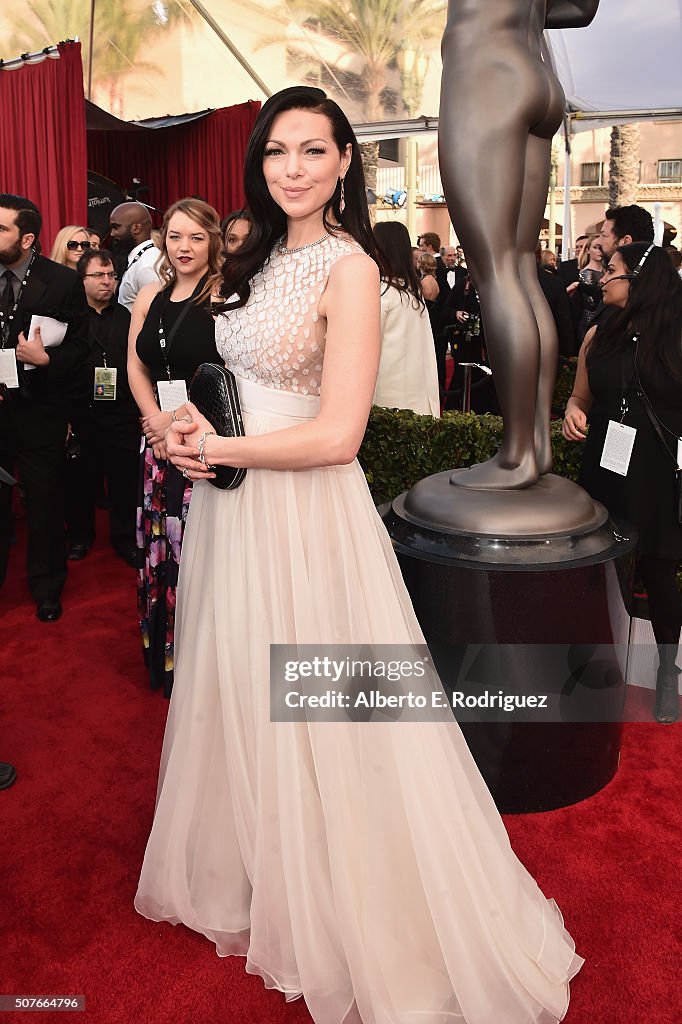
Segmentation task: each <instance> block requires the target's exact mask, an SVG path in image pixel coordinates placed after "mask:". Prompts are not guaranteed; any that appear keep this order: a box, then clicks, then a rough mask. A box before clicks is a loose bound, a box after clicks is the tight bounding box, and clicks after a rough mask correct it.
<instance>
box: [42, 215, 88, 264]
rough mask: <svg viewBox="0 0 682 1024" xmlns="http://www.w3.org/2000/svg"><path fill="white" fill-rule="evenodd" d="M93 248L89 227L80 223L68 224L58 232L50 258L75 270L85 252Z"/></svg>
mask: <svg viewBox="0 0 682 1024" xmlns="http://www.w3.org/2000/svg"><path fill="white" fill-rule="evenodd" d="M91 248H92V242H91V241H90V232H89V231H88V229H87V228H82V227H79V226H78V224H67V225H66V227H65V228H62V229H61V231H58V232H57V235H56V237H55V240H54V244H53V246H52V252H51V253H50V259H51V260H52V261H53V262H54V263H61V265H62V266H63V267H70V268H71V270H75V269H76V264H77V263H78V261H79V259H80V258H81V256H82V255H83V253H85V252H89V251H90V249H91Z"/></svg>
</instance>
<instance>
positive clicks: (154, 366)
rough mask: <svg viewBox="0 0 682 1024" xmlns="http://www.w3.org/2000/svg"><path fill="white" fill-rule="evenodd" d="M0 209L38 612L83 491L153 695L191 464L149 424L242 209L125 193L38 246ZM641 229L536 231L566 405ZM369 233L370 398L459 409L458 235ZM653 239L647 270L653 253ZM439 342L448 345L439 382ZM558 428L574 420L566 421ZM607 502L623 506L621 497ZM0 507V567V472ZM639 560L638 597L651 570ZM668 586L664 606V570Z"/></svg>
mask: <svg viewBox="0 0 682 1024" xmlns="http://www.w3.org/2000/svg"><path fill="white" fill-rule="evenodd" d="M0 216H1V217H2V221H3V222H4V225H5V232H4V241H3V248H2V250H1V251H0V257H4V259H2V260H0V267H2V268H4V271H5V272H4V274H3V277H2V280H0V284H3V285H4V288H3V289H1V290H0V316H2V318H3V319H2V325H3V326H2V330H3V340H4V345H3V348H4V349H5V350H6V351H7V355H5V358H7V357H8V356H9V353H10V352H11V351H12V349H14V348H16V358H15V359H14V362H15V364H16V375H17V380H16V387H13V386H12V382H11V381H10V379H9V378H7V379H5V376H3V378H2V380H3V382H4V383H3V386H2V398H3V401H2V404H1V405H0V416H2V417H3V418H4V422H5V424H6V427H5V430H4V431H3V436H2V439H0V445H2V448H1V449H0V457H1V458H2V462H0V465H2V466H3V468H4V469H5V470H6V472H7V473H9V474H12V473H13V472H14V471H15V469H16V470H17V471H18V475H19V477H20V480H21V486H22V490H23V495H24V499H25V505H26V515H27V523H28V580H29V586H30V588H31V592H32V594H33V597H34V599H35V601H36V606H37V616H38V618H39V619H40V620H41V621H47V622H50V621H55V620H56V619H57V618H59V617H60V615H61V611H62V609H61V602H60V594H61V590H62V587H63V585H64V581H65V579H66V566H67V561H68V560H73V561H76V560H80V559H82V558H85V557H86V556H87V554H88V551H89V550H90V548H91V546H92V544H93V541H94V537H95V521H96V514H95V510H96V507H97V506H98V504H100V505H101V504H105V505H106V506H107V507H108V522H109V536H110V542H111V545H112V547H113V549H114V551H115V552H116V554H117V555H119V556H120V557H121V558H122V559H123V560H124V561H125V562H127V563H128V564H129V565H130V566H132V567H133V568H135V569H136V570H137V574H138V613H139V622H140V627H141V631H142V638H143V650H144V656H145V661H146V664H147V667H148V670H149V675H150V683H151V686H152V688H154V689H157V688H158V689H162V690H163V691H164V693H165V694H166V696H170V693H171V690H172V685H173V672H174V619H175V603H176V587H177V579H178V572H179V563H180V551H181V547H182V538H183V533H184V527H185V523H186V520H187V514H188V508H189V502H190V498H191V493H192V481H191V480H189V479H187V478H183V476H182V475H181V474H180V473H179V472H178V471H177V469H175V467H174V466H173V465H172V463H170V462H169V461H168V458H167V452H166V446H165V434H166V431H167V429H168V428H169V426H170V425H171V424H172V423H173V422H175V421H176V420H177V419H178V418H181V417H182V416H184V415H186V413H187V405H186V401H187V395H188V388H189V384H190V382H191V379H192V377H193V375H194V373H195V371H196V369H197V367H198V366H199V365H200V364H201V363H202V362H213V361H219V360H220V356H219V353H218V351H217V350H216V344H215V325H214V311H213V310H212V308H211V307H212V304H213V303H215V302H216V301H217V295H216V287H217V286H216V282H217V281H218V280H219V278H220V272H221V266H222V263H223V261H224V260H228V261H229V260H231V259H233V258H234V256H235V254H236V253H237V252H238V251H239V249H240V248H241V247H242V246H243V245H244V243H245V242H246V241H247V240H248V238H249V235H250V232H251V230H252V227H253V215H252V213H251V212H249V210H247V209H243V210H236V211H234V212H233V213H231V214H229V215H228V216H227V217H225V218H224V220H223V221H222V222H220V220H219V217H218V214H217V212H216V211H215V210H214V209H213V208H212V207H210V206H209V205H208V204H206V203H205V202H203V201H202V200H200V199H197V198H190V199H186V200H181V201H180V202H178V203H175V204H174V205H173V206H172V207H171V208H170V209H169V210H168V211H167V213H166V215H165V217H164V220H163V224H162V225H161V228H160V229H159V230H156V231H155V230H154V229H153V226H152V220H151V216H150V212H149V209H148V208H147V207H145V206H144V205H143V204H140V203H137V202H126V203H123V204H121V205H120V206H118V207H116V209H114V210H113V211H112V214H111V220H110V230H109V246H110V248H109V249H105V248H101V242H102V239H101V238H100V236H99V235H98V234H97V233H96V232H94V231H92V230H91V229H89V228H87V227H84V226H79V225H67V226H66V227H64V228H62V229H61V230H60V231H59V232H58V234H57V236H56V238H55V240H54V244H53V247H52V252H51V256H50V259H49V260H48V259H46V258H45V257H44V256H42V255H41V254H40V244H39V235H40V226H41V225H40V213H39V211H38V210H37V208H36V207H35V206H34V204H32V203H31V202H30V201H29V200H25V199H23V198H21V197H17V196H12V195H4V196H0ZM652 238H653V224H652V220H651V216H650V215H649V214H648V212H647V211H645V210H643V209H642V208H640V207H637V206H631V207H622V208H616V209H609V210H607V211H606V216H605V219H604V225H603V227H602V229H601V233H600V234H598V235H597V234H592V235H583V236H580V237H579V238H578V239H577V242H576V258H575V259H573V260H567V261H563V262H561V263H557V261H556V258H554V254H553V253H551V252H549V251H548V250H546V249H544V250H543V249H541V247H540V245H539V244H538V249H537V262H538V270H537V274H538V279H539V282H540V285H541V287H542V289H543V291H544V293H545V296H546V298H547V301H548V303H549V306H550V309H551V311H552V314H553V317H554V320H555V324H556V327H557V333H558V337H559V350H560V352H561V353H562V354H563V355H569V356H570V355H574V354H576V353H577V352H578V351H579V350H580V352H581V361H580V364H579V366H580V370H579V374H578V384H577V385H576V387H577V388H578V393H579V395H580V394H583V393H584V394H583V398H582V399H581V398H580V397H578V398H577V399H575V400H574V399H572V400H571V403H569V410H570V414H571V415H572V410H573V409H574V405H575V401H579V402H580V401H582V406H581V408H582V409H583V411H584V413H587V411H588V408H587V406H588V404H589V403H587V400H586V398H585V395H586V394H587V389H586V386H585V383H584V380H583V379H582V378H583V376H584V373H585V372H586V371H585V369H584V367H585V366H586V362H585V355H586V352H587V351H588V350H589V348H590V342H591V340H592V338H593V337H594V334H595V330H596V329H597V327H598V326H599V323H600V321H601V320H602V319H604V320H606V319H607V316H605V313H606V314H608V310H609V305H610V303H609V302H608V294H609V292H608V290H605V289H606V286H607V285H608V281H609V278H608V275H606V274H605V265H606V263H607V262H608V259H609V258H610V256H612V255H613V253H614V252H615V250H616V247H617V245H627V244H629V243H632V242H649V241H650V240H651V239H652ZM373 243H374V245H375V247H376V252H377V253H378V254H379V255H378V257H377V259H378V260H379V263H380V270H381V273H380V277H381V283H380V289H381V321H380V331H381V357H380V361H379V366H378V372H377V379H376V384H375V389H374V395H373V403H374V404H376V405H382V406H385V407H387V408H403V409H411V410H412V411H414V412H417V413H421V414H426V415H431V416H439V415H440V414H441V411H442V410H443V409H449V408H460V407H461V400H462V384H461V379H460V377H459V376H458V371H459V364H460V363H464V362H471V361H473V364H474V365H476V364H478V365H485V364H487V353H486V344H485V329H484V325H483V324H482V322H481V315H480V305H479V301H478V294H477V290H476V285H475V282H474V280H473V278H472V275H471V274H470V272H469V269H468V268H467V261H466V256H465V253H464V251H463V250H462V248H461V246H453V245H447V246H441V240H440V238H439V236H438V235H437V234H435V233H434V232H427V233H424V234H423V235H421V236H420V237H419V239H418V244H417V246H416V247H414V246H412V245H411V240H410V238H409V235H408V232H407V230H406V228H405V227H404V226H403V225H402V224H400V223H399V222H397V221H384V222H380V223H378V224H376V225H375V227H374V229H373ZM676 252H677V250H675V249H674V248H670V249H669V250H668V255H667V256H666V259H668V263H669V265H670V267H671V268H672V273H673V276H672V277H671V279H670V280H671V282H672V284H673V285H674V284H675V282H676V281H678V280H679V276H678V275H677V273H676V269H677V268H676V265H675V259H674V255H675V253H676ZM661 253H663V250H660V252H659V253H657V254H656V256H655V258H654V260H652V261H650V262H649V264H648V267H647V273H648V270H649V267H651V266H653V265H654V264H655V265H657V266H660V255H661ZM664 255H665V254H664ZM668 257H669V258H668ZM646 280H647V274H644V276H643V281H644V282H646ZM8 282H9V283H8ZM48 284H49V287H48ZM603 295H605V296H606V298H603ZM131 311H132V317H131ZM34 315H35V316H41V315H43V316H47V317H49V318H50V319H53V320H56V321H57V322H58V324H59V322H61V320H60V318H61V317H63V323H64V324H65V325H66V328H65V333H63V337H62V338H61V343H60V344H58V345H54V339H53V338H52V336H50V338H49V339H46V341H45V343H44V344H43V343H42V342H41V337H42V335H41V330H42V331H45V330H46V329H47V330H48V331H49V330H50V328H49V327H48V328H46V327H45V326H44V325H43V327H42V328H41V326H37V327H36V328H35V330H34V331H33V332H32V331H31V327H32V316H34ZM585 335H587V342H586V344H584V345H583V344H582V339H583V338H584V337H585ZM581 345H582V347H581ZM448 352H449V353H450V355H451V356H452V357H453V362H452V370H451V374H450V376H449V378H448V379H447V385H448V386H447V387H446V357H447V354H448ZM12 358H14V357H12ZM6 372H7V371H6V370H3V373H5V374H6ZM480 384H481V385H482V386H481V387H478V388H477V387H474V389H473V390H472V392H471V396H472V397H471V408H472V409H473V410H474V411H476V412H498V411H499V409H498V406H497V401H496V395H495V386H494V378H493V379H492V380H491V379H490V378H489V377H487V378H486V377H482V378H481V381H480ZM581 388H582V392H581V391H580V389H581ZM567 422H569V423H572V422H573V421H572V419H569V420H568V421H567ZM566 433H567V436H571V437H572V438H573V439H576V438H577V437H578V433H576V431H575V430H573V431H572V432H571V430H570V429H569V428H566ZM141 435H142V447H141V448H140V438H141ZM579 436H580V437H581V438H582V436H583V435H582V433H581V432H579ZM591 450H592V449H591V445H590V444H588V453H590V452H591ZM585 479H586V480H587V477H585ZM588 489H589V487H588ZM597 490H598V489H597ZM599 493H601V491H600V492H599ZM607 505H608V506H609V507H610V508H611V506H612V505H613V509H614V512H620V513H621V514H622V508H621V505H622V502H620V503H619V502H615V501H613V502H611V503H609V502H607ZM60 509H63V514H60V512H59V510H60ZM631 515H632V517H633V518H634V519H635V521H636V525H640V524H639V523H638V522H637V517H636V516H635V515H634V513H631ZM0 516H2V529H1V531H0V532H1V536H0V577H1V578H4V574H5V571H6V567H7V561H8V554H9V547H10V538H11V534H12V529H11V490H10V487H9V486H8V485H7V484H4V485H0ZM640 547H641V543H640ZM666 554H668V555H669V557H668V570H669V571H668V576H669V577H671V578H673V579H674V570H673V566H674V564H675V559H676V558H677V557H678V553H677V552H676V550H671V551H669V552H666ZM644 564H645V566H646V564H647V563H646V562H645V563H644ZM645 575H646V577H647V582H648V587H649V589H650V590H651V589H652V588H653V591H654V600H653V605H654V608H655V607H656V597H655V593H656V590H657V582H656V581H657V580H658V578H659V577H658V574H657V573H655V572H654V573H653V574H651V573H646V572H645ZM667 593H668V598H667V604H668V606H670V605H671V603H672V604H674V601H671V596H670V594H671V591H670V581H668V590H667ZM654 617H655V613H654ZM656 628H657V627H656ZM673 631H674V627H673ZM678 632H679V631H678ZM669 633H670V631H669V630H668V632H667V633H665V636H666V638H667V640H666V642H667V643H668V646H669V644H670V642H671V640H670V636H669ZM659 634H660V630H659V631H658V632H657V637H658V636H659ZM660 635H662V634H660ZM666 658H668V656H667V655H666ZM668 660H669V659H668ZM673 661H674V659H673ZM668 675H670V673H668ZM659 710H660V709H659ZM666 713H667V712H666Z"/></svg>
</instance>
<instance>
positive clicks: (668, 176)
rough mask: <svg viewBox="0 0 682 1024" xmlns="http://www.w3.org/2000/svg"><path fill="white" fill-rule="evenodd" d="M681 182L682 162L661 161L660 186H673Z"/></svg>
mask: <svg viewBox="0 0 682 1024" xmlns="http://www.w3.org/2000/svg"><path fill="white" fill-rule="evenodd" d="M679 182H682V160H659V161H658V183H659V185H671V184H675V183H679Z"/></svg>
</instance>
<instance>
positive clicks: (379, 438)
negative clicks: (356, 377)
mask: <svg viewBox="0 0 682 1024" xmlns="http://www.w3.org/2000/svg"><path fill="white" fill-rule="evenodd" d="M577 362H578V361H577V359H561V360H560V362H559V370H558V373H557V379H556V384H555V386H554V396H553V399H552V411H553V412H554V414H555V415H557V416H560V415H563V411H564V409H565V407H566V402H567V401H568V397H569V395H570V394H571V391H572V390H573V381H574V379H575V369H576V364H577ZM551 434H552V449H553V451H554V472H555V473H557V474H558V475H559V476H565V477H568V478H569V479H570V480H576V479H577V477H578V472H579V470H580V461H581V459H582V446H581V445H580V444H579V443H576V442H573V441H566V440H564V438H563V437H562V435H561V421H560V420H557V421H555V422H554V423H552V431H551ZM501 441H502V420H501V419H500V417H499V416H488V415H486V416H477V415H476V414H475V413H462V412H446V413H445V415H444V416H442V417H441V419H439V420H435V419H434V418H433V417H432V416H420V415H418V414H417V413H414V412H410V411H409V410H407V409H384V408H381V407H380V406H376V405H375V406H373V407H372V411H371V413H370V417H369V423H368V424H367V432H366V433H365V438H364V440H363V442H362V447H361V449H360V451H359V453H358V459H359V460H360V465H361V466H362V468H363V469H364V471H365V476H366V477H367V483H368V484H369V488H370V490H371V492H372V496H373V498H374V501H375V502H376V504H377V505H381V504H383V502H385V501H392V500H393V498H395V497H397V495H399V494H402V492H403V491H406V490H407V489H408V487H411V486H412V485H413V484H416V482H417V481H418V480H422V479H423V478H424V477H425V476H431V474H432V473H441V472H443V471H445V470H446V469H456V468H459V467H466V466H473V465H474V463H476V462H484V461H485V460H486V459H489V458H491V456H493V455H494V454H495V452H496V451H497V449H498V448H499V447H500V443H501Z"/></svg>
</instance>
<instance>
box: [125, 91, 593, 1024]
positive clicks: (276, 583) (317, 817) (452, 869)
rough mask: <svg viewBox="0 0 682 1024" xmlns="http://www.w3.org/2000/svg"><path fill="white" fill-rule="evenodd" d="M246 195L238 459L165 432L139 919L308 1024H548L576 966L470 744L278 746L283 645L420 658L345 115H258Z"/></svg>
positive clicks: (439, 725) (300, 731)
mask: <svg viewBox="0 0 682 1024" xmlns="http://www.w3.org/2000/svg"><path fill="white" fill-rule="evenodd" d="M245 185H246V191H247V199H248V205H249V208H250V210H251V212H252V214H253V218H254V227H253V230H252V232H251V235H250V237H249V239H248V241H247V242H246V243H245V245H244V247H243V249H242V250H240V252H239V253H238V254H237V255H236V256H234V257H232V258H231V259H230V260H228V262H227V263H226V265H225V268H224V271H223V273H224V279H225V280H224V286H223V294H224V295H228V296H234V294H235V293H237V294H238V296H239V299H238V300H237V299H236V298H234V299H233V301H232V302H228V303H227V305H228V306H229V307H231V309H230V311H229V312H227V313H226V315H224V316H222V317H220V318H219V320H218V326H217V345H218V349H219V351H220V353H221V355H222V357H223V358H224V359H225V361H226V363H227V365H228V366H230V367H231V369H232V370H233V371H234V372H235V374H236V375H237V377H238V384H239V389H240V396H241V401H242V408H243V412H244V420H245V427H246V434H247V436H246V437H244V438H236V439H235V438H220V437H216V436H213V435H210V434H209V435H208V436H207V437H206V438H205V439H204V444H205V446H204V451H203V454H204V455H205V462H206V464H203V463H202V462H201V461H200V460H199V458H198V454H199V448H198V443H197V441H198V438H199V436H200V435H201V434H203V433H205V432H206V431H210V429H211V428H210V424H208V423H207V421H206V420H204V419H203V418H202V417H201V416H200V415H199V414H198V412H197V411H196V409H192V416H193V423H192V424H188V423H179V424H174V425H173V426H172V428H170V430H169V433H168V451H169V453H170V455H171V457H172V459H173V461H174V462H175V464H176V465H177V466H179V467H180V468H181V469H183V470H184V471H185V472H186V473H187V474H188V475H189V477H190V478H191V479H192V480H195V481H197V482H198V483H197V484H195V488H194V496H193V500H192V506H191V510H190V515H189V521H188V524H187V530H186V534H185V542H184V546H183V557H182V565H181V570H180V581H179V587H178V595H179V597H178V612H177V621H176V636H177V651H178V658H177V665H176V678H175V688H174V692H173V697H172V701H171V705H170V711H169V719H168V725H167V729H166V736H165V740H164V746H163V752H162V759H161V773H160V779H159V788H158V796H157V806H156V813H155V817H154V823H153V827H152V831H151V835H150V838H149V842H148V845H147V850H146V853H145V858H144V864H143V868H142V875H141V878H140V883H139V889H138V893H137V897H136V900H135V905H136V907H137V909H138V910H139V912H140V913H142V914H144V915H145V916H147V917H149V918H151V919H152V920H155V921H161V920H166V921H170V922H172V923H174V924H178V923H183V924H185V925H187V926H188V927H189V928H192V929H194V930H195V931H198V932H201V933H203V934H204V935H206V936H207V937H208V938H210V939H211V940H212V941H213V942H214V943H215V944H216V947H217V951H218V953H219V954H220V955H223V956H224V955H229V954H239V955H244V956H245V957H246V969H247V971H249V972H250V973H253V974H258V975H260V976H261V977H262V978H263V980H264V981H265V984H266V985H267V986H268V987H274V988H277V989H279V990H280V991H281V992H283V993H284V994H285V996H286V997H287V999H294V998H296V997H297V996H300V995H303V997H304V998H305V1001H306V1004H307V1006H308V1009H309V1011H310V1013H311V1015H312V1018H313V1020H314V1021H315V1022H316V1024H455V1022H466V1024H530V1022H541V1024H550V1022H555V1021H557V1020H560V1019H562V1018H563V1017H564V1015H565V1013H566V1010H567V1006H568V998H569V994H568V982H569V980H570V978H571V977H572V976H573V975H574V974H575V973H576V971H577V970H579V968H580V966H581V964H582V960H581V958H580V957H579V956H578V955H577V954H576V952H575V948H574V944H573V941H572V939H571V937H570V935H569V934H568V933H567V932H566V930H565V929H564V927H563V923H562V919H561V915H560V914H559V911H558V909H557V907H556V905H555V904H554V903H553V902H552V901H551V900H547V899H546V898H545V897H544V896H543V894H542V893H541V891H540V890H539V888H538V887H537V885H536V883H535V882H534V880H533V879H532V878H531V877H530V875H529V874H528V873H527V872H526V870H525V869H524V868H523V866H522V865H521V864H520V863H519V861H518V860H517V859H516V857H515V856H514V853H513V852H512V850H511V848H510V845H509V840H508V837H507V834H506V832H505V830H504V826H503V824H502V821H501V819H500V817H499V815H498V813H497V810H496V808H495V806H494V804H493V801H492V799H491V797H490V795H489V793H488V791H487V789H486V787H485V785H484V783H483V781H482V779H481V777H480V775H479V773H478V771H477V769H476V766H475V764H474V762H473V760H472V758H471V756H470V754H469V751H468V748H467V746H466V744H465V742H464V740H463V738H462V736H461V733H460V730H459V727H458V726H457V724H456V723H455V722H454V721H452V720H451V719H449V718H447V716H444V717H443V719H442V720H441V721H437V722H404V721H397V722H381V723H368V722H364V723H362V722H352V721H347V722H344V723H340V722H323V723H308V722H294V723H291V722H289V723H286V722H271V721H270V693H269V672H270V663H269V645H270V644H271V643H299V644H314V645H322V644H332V643H353V644H355V643H371V644H407V643H416V644H419V643H423V636H422V633H421V631H420V628H419V625H418V623H417V620H416V617H415V615H414V612H413V609H412V606H411V603H410V599H409V596H408V594H407V592H406V589H405V586H404V584H403V581H402V578H401V575H400V571H399V568H398V565H397V562H396V559H395V557H394V554H393V551H392V547H391V544H390V541H389V539H388V536H387V534H386V532H385V530H384V527H383V524H382V523H381V520H380V518H379V517H378V515H377V513H376V511H375V509H374V506H373V503H372V500H371V497H370V494H369V491H368V489H367V485H366V482H365V479H364V476H363V473H362V471H361V469H360V467H359V466H358V464H357V462H356V461H355V453H356V451H357V449H358V447H359V445H360V442H361V440H362V436H363V432H364V429H365V424H366V420H367V416H368V413H369V409H370V404H371V400H372V395H373V391H374V383H375V378H376V373H377V365H378V360H379V334H380V332H379V272H378V269H377V266H376V264H375V262H374V261H373V260H372V259H371V258H370V256H369V255H367V253H373V252H374V247H373V241H372V235H371V231H370V226H369V220H368V216H367V208H366V203H365V191H364V180H363V175H362V166H361V162H360V155H359V151H358V146H357V142H356V140H355V137H354V135H353V132H352V129H351V127H350V125H349V123H348V121H347V119H346V118H345V116H344V115H343V113H342V112H341V111H340V109H339V108H338V106H337V105H336V104H335V103H333V102H332V101H330V100H328V99H326V97H325V95H324V93H322V92H321V91H320V90H318V89H308V88H303V87H296V88H293V89H287V90H285V91H284V92H282V93H278V94H277V95H276V96H274V97H272V98H271V99H270V100H268V102H267V103H266V104H265V105H264V107H263V109H262V111H261V114H260V117H259V119H258V122H257V124H256V126H255V127H254V131H253V134H252V137H251V140H250V143H249V148H248V151H247V157H246V168H245ZM342 225H343V226H342ZM363 249H364V250H365V251H364V252H363ZM221 463H222V464H225V465H232V466H243V467H246V468H247V475H246V479H245V481H244V483H243V484H242V486H241V487H239V488H238V489H237V490H234V491H219V490H217V489H215V488H214V487H212V486H211V485H210V484H209V483H207V482H202V481H205V480H206V478H207V477H210V468H207V467H210V465H217V464H221ZM446 718H447V720H446ZM225 1019H226V1020H228V1019H229V1006H226V1010H225Z"/></svg>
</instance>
